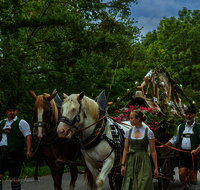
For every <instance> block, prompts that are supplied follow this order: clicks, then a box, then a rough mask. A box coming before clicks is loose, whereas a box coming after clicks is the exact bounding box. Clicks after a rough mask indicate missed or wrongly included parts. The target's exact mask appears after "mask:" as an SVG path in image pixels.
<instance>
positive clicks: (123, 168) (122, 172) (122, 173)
mask: <svg viewBox="0 0 200 190" xmlns="http://www.w3.org/2000/svg"><path fill="white" fill-rule="evenodd" d="M124 172H125V167H124V166H122V167H121V175H122V176H124Z"/></svg>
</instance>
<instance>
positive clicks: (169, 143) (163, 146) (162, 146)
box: [160, 141, 172, 148]
mask: <svg viewBox="0 0 200 190" xmlns="http://www.w3.org/2000/svg"><path fill="white" fill-rule="evenodd" d="M166 145H168V146H172V143H171V142H169V141H168V142H167V143H166ZM160 148H166V146H165V145H160Z"/></svg>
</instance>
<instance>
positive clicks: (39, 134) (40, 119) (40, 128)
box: [38, 108, 44, 138]
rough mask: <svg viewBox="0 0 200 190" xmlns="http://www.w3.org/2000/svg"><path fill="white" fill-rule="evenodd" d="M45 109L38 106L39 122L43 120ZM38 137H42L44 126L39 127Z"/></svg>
mask: <svg viewBox="0 0 200 190" xmlns="http://www.w3.org/2000/svg"><path fill="white" fill-rule="evenodd" d="M43 111H44V110H43V109H41V108H38V122H42V115H43ZM38 138H42V127H38Z"/></svg>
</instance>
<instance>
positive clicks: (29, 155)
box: [26, 151, 32, 159]
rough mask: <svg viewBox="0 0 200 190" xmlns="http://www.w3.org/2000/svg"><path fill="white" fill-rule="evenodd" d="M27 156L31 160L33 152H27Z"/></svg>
mask: <svg viewBox="0 0 200 190" xmlns="http://www.w3.org/2000/svg"><path fill="white" fill-rule="evenodd" d="M26 155H27V158H29V159H31V158H32V157H31V156H32V152H31V151H27V154H26Z"/></svg>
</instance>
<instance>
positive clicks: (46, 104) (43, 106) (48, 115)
mask: <svg viewBox="0 0 200 190" xmlns="http://www.w3.org/2000/svg"><path fill="white" fill-rule="evenodd" d="M57 93H58V92H55V93H54V94H52V95H49V94H46V93H44V94H43V95H40V96H36V94H35V93H34V92H33V91H32V90H30V95H31V96H32V98H33V99H34V100H35V105H34V108H33V111H34V132H33V133H34V134H37V138H38V139H39V141H41V140H42V138H43V137H45V136H47V132H48V130H49V129H50V127H51V125H52V123H53V125H54V126H56V125H57V122H58V110H57V107H56V106H55V102H54V100H53V98H54V97H55V96H56V94H57Z"/></svg>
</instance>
